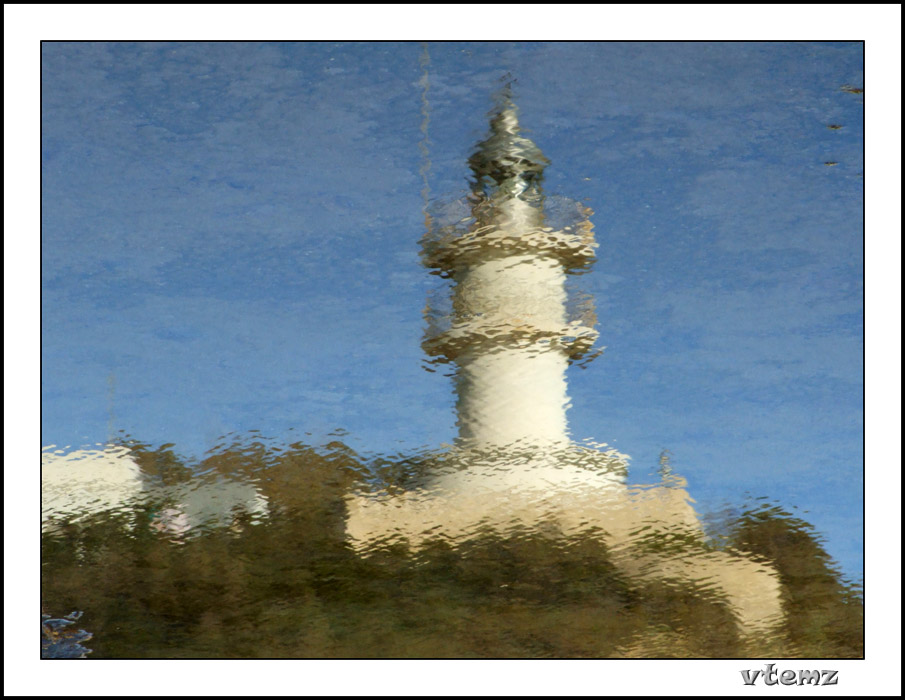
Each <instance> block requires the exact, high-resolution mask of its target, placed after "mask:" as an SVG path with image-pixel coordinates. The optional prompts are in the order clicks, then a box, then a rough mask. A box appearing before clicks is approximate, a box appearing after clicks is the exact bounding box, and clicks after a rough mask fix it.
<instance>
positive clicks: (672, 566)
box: [346, 95, 782, 647]
mask: <svg viewBox="0 0 905 700" xmlns="http://www.w3.org/2000/svg"><path fill="white" fill-rule="evenodd" d="M491 130H492V131H491V135H490V137H489V138H488V139H486V140H485V141H483V142H482V143H480V144H479V145H478V148H477V151H476V152H475V154H474V155H473V156H472V157H471V158H470V159H469V165H470V166H471V169H472V172H473V174H474V180H473V187H472V192H471V194H470V195H469V197H468V198H467V200H466V201H465V202H462V201H459V202H458V203H456V204H453V205H449V206H447V207H446V208H445V209H443V210H442V211H439V212H435V213H436V214H437V215H438V216H439V217H441V218H445V219H446V221H441V222H440V225H439V226H436V227H433V228H431V230H429V231H428V233H427V235H426V236H425V239H424V241H423V260H424V262H425V264H426V265H427V266H428V267H430V268H432V269H433V270H434V271H435V272H436V273H437V274H441V275H443V276H445V277H448V278H451V279H452V281H453V283H454V288H453V293H452V308H451V310H449V311H448V312H445V313H444V312H443V311H438V310H435V309H434V308H432V307H431V306H429V308H428V320H429V329H428V333H427V337H426V339H425V341H424V343H423V347H424V349H425V350H426V351H427V353H428V354H430V355H432V356H433V357H434V358H436V360H437V361H439V362H450V363H454V364H455V365H456V367H457V373H456V393H457V412H458V421H457V422H458V426H459V439H458V441H457V444H456V446H455V448H454V449H453V450H450V451H448V452H444V453H441V454H436V455H431V456H428V457H426V458H425V459H424V463H425V464H424V468H423V469H422V470H421V473H420V474H419V475H417V476H416V477H414V478H413V479H412V480H410V481H409V483H408V484H406V486H407V488H406V489H405V490H404V491H402V492H400V491H398V490H396V489H393V488H386V489H378V490H376V491H371V492H369V493H358V494H352V495H350V496H349V497H348V498H347V500H346V505H347V511H348V516H347V521H346V534H347V537H348V539H349V541H350V542H351V543H352V544H353V546H354V547H355V548H356V550H357V551H359V552H360V553H361V554H363V555H367V553H368V552H369V551H371V550H373V549H375V548H379V547H380V546H381V545H382V544H384V543H388V542H406V543H408V545H409V546H410V547H411V548H419V547H422V546H424V545H426V544H427V543H428V542H429V541H431V540H434V539H437V538H440V539H442V540H444V541H446V542H447V543H450V544H453V545H456V544H457V543H459V542H464V541H466V540H468V539H470V538H472V537H475V536H480V535H482V533H487V532H488V529H489V530H491V531H495V532H497V533H498V534H501V535H506V533H510V532H517V531H520V530H523V529H524V528H528V530H529V531H531V530H534V531H538V530H537V528H541V527H542V528H543V532H545V533H558V536H563V537H573V536H582V537H583V536H590V537H603V538H604V539H605V541H606V544H607V548H608V551H609V552H610V555H611V557H612V560H613V563H615V564H616V565H617V566H618V567H619V568H620V569H621V570H622V571H623V572H624V573H625V574H626V575H627V576H629V577H630V578H632V579H636V580H638V581H646V580H654V579H656V580H664V579H665V580H682V581H685V582H687V583H690V584H692V585H694V586H700V587H701V588H702V590H708V591H713V592H716V593H717V595H719V596H721V597H722V598H723V599H724V600H725V601H726V602H727V604H728V606H729V607H730V609H731V610H732V611H733V613H734V614H735V615H736V618H737V619H738V621H739V624H740V629H741V631H742V632H743V633H745V634H755V635H760V634H762V633H765V632H768V631H769V630H771V629H773V626H774V625H775V624H776V622H777V621H778V620H779V619H781V615H782V612H781V604H780V588H779V579H778V577H777V575H776V572H775V571H774V570H773V568H772V567H771V566H769V565H768V564H764V563H761V562H755V561H751V560H749V559H746V558H743V557H741V556H738V555H736V554H734V553H731V552H727V551H720V550H718V549H716V548H714V547H712V546H710V545H709V544H708V543H707V541H706V539H707V538H706V536H705V534H704V530H703V527H702V525H701V523H700V521H699V519H698V517H697V514H696V513H695V512H694V509H693V508H692V506H691V499H690V498H689V496H688V493H687V492H686V490H685V483H684V480H682V479H681V478H679V477H677V476H674V475H672V474H671V473H666V472H664V474H663V481H662V482H661V483H660V484H657V485H654V486H650V487H643V486H635V487H631V486H628V485H627V484H626V482H625V474H626V469H625V466H626V458H625V456H624V455H620V454H618V453H616V452H615V451H612V450H610V451H601V450H599V449H596V448H595V447H594V446H590V445H589V446H584V445H579V444H575V443H573V442H571V441H570V439H569V435H568V428H567V423H566V409H567V407H568V396H567V392H566V380H565V373H566V369H567V366H568V363H569V361H570V360H571V359H576V358H579V357H582V356H583V355H585V354H586V353H587V352H588V351H589V350H590V347H591V345H592V344H593V342H594V340H595V339H596V332H595V331H594V330H593V327H592V326H593V314H592V313H588V311H587V310H585V313H583V314H582V313H575V312H573V311H572V310H570V305H569V301H570V300H569V297H568V294H567V291H566V280H567V274H568V273H569V272H571V271H580V270H581V268H583V267H585V266H587V265H588V264H589V263H590V262H591V261H592V259H593V251H594V248H595V247H596V244H595V242H594V238H593V233H592V227H591V224H590V222H589V221H588V218H587V216H588V214H589V211H588V210H587V209H586V208H584V207H582V206H581V205H579V204H577V203H575V202H571V201H569V200H563V199H560V198H550V197H545V195H544V194H543V193H542V191H541V186H540V182H541V177H542V174H543V169H544V167H545V166H546V164H547V162H548V161H547V159H546V158H545V157H544V156H543V154H542V153H541V152H540V150H539V149H538V148H537V146H535V145H534V144H533V143H532V142H531V141H530V140H528V139H526V138H524V137H522V136H520V134H519V125H518V120H517V117H516V110H515V107H514V105H513V104H512V102H511V100H510V99H509V97H508V95H507V96H505V98H504V99H503V101H502V102H501V103H500V105H499V107H498V109H497V110H496V111H495V112H494V115H493V117H492V120H491ZM434 218H435V219H436V218H437V217H434ZM444 223H445V224H446V225H443V224H444ZM440 306H442V305H440ZM677 543H684V544H683V545H682V546H678V544H677ZM643 646H644V644H642V647H643Z"/></svg>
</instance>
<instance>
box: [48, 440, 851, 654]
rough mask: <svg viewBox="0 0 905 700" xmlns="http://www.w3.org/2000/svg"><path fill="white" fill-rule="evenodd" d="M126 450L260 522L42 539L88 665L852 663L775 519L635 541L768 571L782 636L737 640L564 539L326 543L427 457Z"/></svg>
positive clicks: (151, 523)
mask: <svg viewBox="0 0 905 700" xmlns="http://www.w3.org/2000/svg"><path fill="white" fill-rule="evenodd" d="M127 446H128V447H129V448H130V450H131V451H132V454H133V455H134V458H135V460H136V462H137V463H138V465H139V466H140V469H141V471H142V474H143V476H144V478H145V479H146V480H147V481H148V482H149V483H150V482H154V483H158V484H161V485H164V486H178V485H180V484H183V485H187V484H191V483H193V480H198V479H199V474H203V475H206V477H208V478H210V477H211V476H212V475H216V476H219V477H222V478H223V479H228V480H232V481H244V482H247V483H252V484H254V486H255V488H256V489H257V490H258V491H259V493H260V494H261V495H262V496H263V498H264V499H266V504H267V505H266V508H267V514H266V517H265V518H261V517H258V516H255V515H253V514H250V513H248V512H247V511H243V510H242V509H239V508H236V509H235V510H234V512H233V513H232V515H231V521H230V522H229V523H227V524H226V525H225V526H223V525H220V526H217V527H209V528H205V527H200V526H199V527H195V528H193V529H186V528H179V527H168V526H167V525H166V523H165V522H164V521H162V520H161V513H163V512H166V511H167V509H168V508H172V507H174V505H175V504H173V503H167V502H165V499H164V500H162V499H161V498H150V499H148V500H145V501H142V502H140V503H138V504H137V505H136V506H135V507H134V508H132V509H130V510H128V511H122V510H121V511H110V512H106V513H95V514H94V515H92V516H90V517H88V518H85V519H82V520H80V521H78V522H67V521H62V522H60V523H56V524H55V525H54V527H52V528H46V529H45V532H44V534H43V536H42V590H41V599H42V608H43V609H42V613H46V614H47V615H52V616H55V617H59V616H62V615H64V614H65V613H68V612H69V611H80V612H82V613H83V614H82V615H81V617H80V618H79V619H78V623H77V625H74V626H73V627H72V629H73V633H75V629H76V628H78V631H79V632H83V631H85V630H87V631H88V632H90V633H91V634H92V635H93V638H91V639H90V641H82V643H83V644H84V645H86V646H87V647H89V648H90V650H91V652H90V653H89V654H87V656H88V658H107V657H116V658H147V657H153V658H186V657H189V658H204V657H302V658H325V657H340V658H372V657H383V658H386V657H390V658H413V657H430V658H433V657H439V658H448V657H454V658H471V657H480V658H488V657H489V658H537V657H558V658H572V657H593V658H625V657H646V658H658V657H662V658H668V657H695V658H713V657H716V658H727V657H742V656H745V657H751V656H754V657H781V656H785V657H817V658H858V657H861V656H862V655H863V637H862V626H863V605H862V598H861V592H860V589H859V588H858V587H857V586H855V585H852V584H849V583H847V582H846V581H844V580H843V578H842V577H841V575H840V574H839V572H838V571H836V570H835V569H834V566H833V564H832V562H831V560H830V558H829V557H828V555H827V554H826V552H825V550H824V549H823V547H822V546H821V543H820V540H819V538H818V537H817V536H816V535H815V533H814V532H813V529H812V527H811V526H810V525H809V524H808V523H806V522H804V521H803V520H801V519H799V518H797V517H794V516H793V515H792V514H790V513H789V512H787V511H786V510H784V509H783V508H782V507H780V506H777V505H775V504H763V503H761V504H758V505H756V506H752V507H750V508H748V509H746V510H742V511H741V512H740V514H739V515H737V516H735V517H733V518H732V519H731V520H729V521H726V522H724V524H723V525H721V526H720V530H721V531H720V532H718V533H714V536H713V537H711V538H709V539H708V540H707V541H706V542H700V541H694V542H683V541H682V540H681V538H678V539H677V538H673V537H670V536H669V533H654V534H648V535H647V538H646V546H649V547H651V548H653V549H656V548H658V547H661V548H679V549H681V548H682V547H688V548H695V549H701V548H714V549H719V548H733V549H734V550H736V551H739V552H743V553H747V554H750V555H751V556H753V557H755V558H762V559H763V560H764V561H767V562H770V563H771V564H772V565H773V566H774V567H775V569H776V571H777V572H778V574H779V576H780V579H781V584H782V599H783V611H784V619H783V622H782V628H781V629H780V630H777V631H776V633H775V634H771V635H770V636H765V637H764V638H762V639H760V640H754V641H752V640H750V639H747V640H743V639H742V638H741V637H740V636H739V634H738V631H737V628H736V626H735V624H733V623H734V620H733V614H732V611H731V609H730V608H729V607H728V606H727V605H726V603H725V601H724V600H721V598H720V596H719V595H717V594H715V593H714V591H713V590H712V589H708V588H706V587H703V586H696V585H694V584H693V583H690V582H689V581H687V580H685V581H671V580H669V579H662V580H650V579H633V578H631V577H629V576H627V575H626V574H625V573H624V570H622V569H620V568H619V567H617V566H615V565H614V564H613V561H612V559H611V557H610V554H609V552H608V550H607V541H606V537H605V536H603V537H601V536H592V535H574V534H572V535H569V536H565V535H563V534H562V533H558V532H557V531H556V527H555V524H553V523H548V524H545V523H537V524H536V525H535V526H531V527H528V526H524V527H514V528H512V529H509V530H507V531H505V532H499V531H493V530H490V529H488V530H487V531H486V532H482V533H478V534H477V535H475V536H471V537H468V538H463V539H462V540H450V539H449V538H443V537H437V538H436V540H434V541H432V542H430V543H429V544H428V545H427V546H421V547H419V548H418V549H414V548H409V547H408V546H406V544H405V542H404V541H398V540H390V539H388V540H387V541H386V542H384V543H375V544H372V549H371V551H369V552H368V556H361V554H360V552H356V551H355V549H354V548H352V547H351V546H350V545H349V543H348V541H347V538H346V531H345V518H346V503H347V500H346V499H347V495H348V494H349V493H350V492H351V491H353V490H354V489H356V488H359V487H361V485H362V484H365V483H371V482H375V481H377V482H380V483H382V484H393V483H402V482H404V481H406V480H407V479H409V478H411V476H412V474H413V473H416V472H418V471H420V470H430V468H431V464H430V462H431V460H432V459H433V458H432V457H431V456H430V455H425V456H423V457H420V458H410V459H408V460H391V459H377V460H374V459H364V458H362V457H360V456H359V455H357V454H355V452H353V451H352V450H350V449H349V448H348V447H346V446H345V445H344V444H342V443H341V442H338V441H337V442H332V443H330V444H328V445H326V446H323V447H320V448H315V447H312V446H309V445H304V444H300V443H297V444H295V445H292V446H291V447H289V448H283V449H278V448H274V447H271V446H269V445H268V444H266V443H265V442H260V441H259V442H250V443H235V444H232V445H229V446H223V447H221V448H219V449H218V450H217V451H216V452H215V453H213V454H211V455H209V456H208V457H207V458H206V459H205V460H204V461H203V462H202V463H201V464H200V465H198V466H196V467H194V468H192V467H189V466H188V465H186V464H185V463H184V462H183V461H181V460H180V459H179V458H178V457H177V456H176V454H175V453H174V452H173V451H172V450H171V449H170V448H169V447H167V446H164V447H161V448H156V449H155V448H152V447H151V446H148V445H143V444H140V443H136V442H134V441H130V442H128V444H127ZM157 493H167V491H166V490H161V491H158V492H157ZM162 523H163V524H162ZM51 633H52V634H63V633H62V632H61V633H56V632H48V631H47V630H45V636H48V634H51ZM80 639H81V640H84V637H81V638H80ZM60 640H61V637H57V638H56V639H54V640H52V641H54V642H59V641H60ZM63 641H65V640H63ZM58 646H59V645H58Z"/></svg>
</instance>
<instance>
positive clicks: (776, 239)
mask: <svg viewBox="0 0 905 700" xmlns="http://www.w3.org/2000/svg"><path fill="white" fill-rule="evenodd" d="M42 57H43V64H42V98H43V109H42V127H43V142H42V146H43V148H42V166H43V170H42V174H43V201H42V204H43V252H42V279H43V297H42V313H43V355H42V360H43V376H42V379H43V385H42V386H43V393H42V399H43V415H42V421H43V423H42V428H43V430H42V443H43V444H44V445H50V444H54V445H57V446H67V445H68V446H72V447H77V446H84V445H91V444H95V443H101V442H104V441H106V440H108V439H109V438H111V437H113V436H116V435H118V434H121V433H126V434H128V435H130V436H132V437H134V438H136V439H139V440H142V441H144V442H146V443H151V444H155V445H159V444H162V443H174V444H175V448H174V449H175V450H176V451H177V452H179V453H180V454H182V455H184V456H185V457H187V458H188V459H192V458H200V457H201V456H202V455H203V454H204V453H205V452H206V451H207V450H209V449H211V448H212V447H214V446H215V445H216V444H217V443H218V438H219V437H220V436H221V435H224V434H229V433H235V434H239V435H247V434H249V433H250V432H251V431H260V434H262V435H265V436H268V437H273V438H277V439H282V440H285V441H288V442H291V441H294V440H304V441H305V442H308V443H311V444H318V443H323V442H327V441H328V440H330V439H332V438H331V434H334V433H335V432H336V431H337V430H340V431H344V432H343V433H342V435H343V438H342V439H343V441H344V442H346V443H347V444H349V445H350V446H352V447H353V448H354V449H356V450H358V451H359V452H361V453H368V454H383V455H393V454H406V453H413V452H415V451H417V450H418V449H420V448H422V447H430V446H437V445H440V444H442V443H448V442H450V441H451V440H452V439H453V437H454V435H455V424H454V421H455V411H454V398H453V394H452V390H451V385H450V382H449V380H448V379H444V378H443V376H442V375H441V374H437V373H434V374H431V373H428V372H425V371H423V369H422V366H423V364H424V354H423V351H422V349H421V347H420V343H421V339H422V335H423V331H424V320H423V318H422V309H423V306H424V303H425V299H426V298H427V297H428V295H429V293H430V292H431V290H432V289H434V287H435V284H434V281H433V280H432V279H431V278H430V277H429V276H428V275H427V274H426V271H425V270H424V268H423V267H421V265H420V262H419V259H418V246H417V243H418V240H419V238H420V237H421V236H422V235H423V233H424V221H423V218H424V217H423V208H424V206H425V200H426V199H427V200H433V199H434V198H435V197H437V196H440V195H443V196H447V195H449V194H450V193H452V192H455V191H457V190H461V189H463V188H464V186H465V182H464V180H465V177H466V175H467V170H466V166H465V161H466V159H467V157H468V155H469V154H470V153H471V151H472V148H473V146H474V144H475V142H477V141H478V140H480V139H481V138H482V137H483V135H484V134H485V131H486V112H487V111H488V109H490V106H491V103H490V94H491V93H492V92H493V91H494V90H495V89H496V88H497V87H498V84H499V82H498V81H499V78H500V76H501V75H503V74H504V73H506V72H507V71H508V72H510V73H511V75H512V76H513V77H514V78H515V79H516V80H517V82H516V87H515V94H516V98H517V101H518V104H519V107H520V108H521V119H522V124H523V125H524V126H525V127H526V128H527V129H528V130H529V131H530V135H531V137H532V138H533V139H534V140H535V141H537V143H538V144H539V145H540V146H541V147H542V149H543V151H544V153H545V154H546V155H547V157H548V158H549V159H550V160H551V162H552V166H551V167H550V168H548V170H547V173H546V189H547V191H548V192H550V193H553V194H561V195H564V196H568V197H571V198H575V199H578V200H583V199H586V200H587V204H588V205H589V206H591V207H592V208H593V209H594V211H595V214H594V217H593V221H594V224H595V226H596V235H597V240H598V242H599V243H600V244H601V247H600V249H599V251H598V258H599V259H598V262H597V263H596V265H595V266H594V268H593V270H592V271H591V272H590V273H589V274H587V275H585V276H584V277H583V278H582V280H581V285H582V288H583V290H584V291H586V292H588V293H590V294H592V295H593V296H594V298H595V302H596V306H597V314H598V318H599V323H598V329H599V331H600V340H599V343H600V344H602V345H604V346H606V352H605V353H604V355H603V356H602V357H601V358H599V359H597V360H595V361H594V362H593V363H591V364H590V365H588V367H587V368H586V369H585V370H584V371H581V370H575V369H573V370H571V371H570V377H569V391H570V396H571V399H572V408H571V410H570V411H569V421H570V426H571V432H572V435H573V437H574V438H575V439H576V440H583V439H585V438H593V439H596V440H600V441H605V442H607V443H609V444H610V445H612V446H614V447H615V448H617V449H619V450H621V451H623V452H625V453H627V454H629V455H631V457H632V462H631V464H630V473H631V475H632V476H633V477H634V479H635V480H636V481H643V480H644V479H645V477H646V476H647V475H648V474H649V473H650V472H652V471H653V470H654V469H655V468H656V467H657V465H658V455H659V454H660V452H661V451H662V450H663V449H668V450H669V451H670V452H671V454H672V460H673V465H674V466H675V467H676V468H677V469H678V470H679V471H681V472H682V473H683V474H684V475H685V477H686V478H687V479H688V488H689V491H690V493H691V494H692V495H693V496H694V498H695V499H696V501H697V504H696V507H697V508H698V510H699V511H701V512H703V513H707V512H716V511H719V510H720V509H721V508H722V507H723V505H724V504H725V503H730V504H738V503H739V502H740V501H742V500H744V498H745V497H746V496H745V495H746V494H750V496H751V497H765V498H766V499H768V500H775V501H779V502H781V503H782V504H785V505H787V506H789V507H796V508H798V509H799V511H800V512H801V513H802V517H803V518H805V519H806V520H807V521H808V522H811V523H813V524H814V525H815V527H816V528H817V530H818V532H820V533H822V535H823V536H824V537H825V538H826V546H827V549H828V551H829V552H830V554H831V555H832V556H834V557H835V558H836V559H837V560H838V561H839V562H840V564H841V566H842V568H843V571H844V572H845V574H846V575H847V576H849V577H852V578H855V579H857V578H859V577H860V576H861V571H862V560H861V548H862V541H861V532H862V527H861V522H862V505H861V503H862V501H861V488H862V458H861V454H862V453H861V447H862V437H863V431H862V382H861V376H862V369H863V366H862V319H863V314H862V275H861V269H862V215H861V206H862V187H863V179H862V178H863V171H862V123H863V113H862V110H863V97H864V96H863V94H860V93H858V92H856V91H852V90H851V89H849V88H861V87H863V75H862V69H863V64H862V53H861V45H860V44H855V43H849V44H846V43H820V44H818V43H796V44H782V43H779V44H776V43H757V44H753V43H740V44H739V43H720V44H709V43H695V44H676V43H661V44H638V43H635V44H619V43H616V44H586V43H569V44H559V43H540V44H532V43H517V44H481V43H477V44H457V43H446V44H437V45H429V46H428V48H427V55H426V56H425V50H424V47H422V46H421V45H419V44H414V43H407V44H395V43H387V44H330V43H322V44H270V43H267V44H226V43H219V44H199V43H190V44H160V43H157V44H118V43H109V44H97V43H83V44H67V43H52V44H44V46H43V49H42ZM846 86H847V87H846ZM837 126H838V127H841V128H831V127H837Z"/></svg>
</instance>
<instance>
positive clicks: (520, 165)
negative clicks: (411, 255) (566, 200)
mask: <svg viewBox="0 0 905 700" xmlns="http://www.w3.org/2000/svg"><path fill="white" fill-rule="evenodd" d="M548 163H549V161H548V160H547V159H546V158H545V157H544V155H543V153H541V151H540V149H539V148H538V147H537V146H536V145H535V144H534V143H533V142H531V141H530V140H529V139H527V138H525V137H524V136H522V135H521V134H520V128H519V123H518V116H517V110H516V108H515V105H513V104H512V101H511V100H510V99H508V98H506V99H505V100H504V101H503V102H501V104H500V105H499V107H498V109H497V111H496V113H495V114H494V116H493V118H492V120H491V135H490V137H489V138H488V139H486V140H485V141H483V142H482V143H480V144H478V148H477V150H476V152H475V153H474V155H473V156H472V157H471V158H470V159H469V165H470V166H471V170H472V173H473V180H472V192H471V194H470V196H469V197H468V201H469V203H470V207H471V216H470V217H467V218H466V219H465V225H464V226H463V225H462V223H458V222H457V224H454V225H452V226H448V227H445V228H441V229H440V230H439V231H438V232H436V233H435V232H434V231H428V233H427V235H426V236H425V239H424V241H423V255H422V258H423V261H424V263H425V265H426V266H427V267H429V268H432V269H433V270H435V271H437V272H439V273H440V274H442V275H443V276H446V277H450V278H451V279H452V280H453V281H454V284H455V287H454V289H453V303H452V314H451V319H450V325H449V327H448V328H445V329H435V328H429V329H428V333H427V337H426V339H425V342H424V349H425V350H426V351H427V353H428V354H429V355H433V356H435V357H437V358H439V359H440V360H441V361H448V362H454V363H456V365H457V366H458V372H457V375H456V393H457V397H458V402H457V412H458V427H459V445H460V447H463V448H480V449H500V448H505V447H509V446H514V445H518V446H520V447H525V446H527V445H528V444H531V445H533V446H534V447H535V448H538V449H541V448H545V447H546V448H550V447H565V446H566V445H568V444H569V437H568V427H567V423H566V409H567V408H568V396H567V393H566V368H567V366H568V363H569V360H570V358H576V357H580V356H581V355H583V354H584V353H586V352H587V351H588V349H589V348H590V346H591V344H592V343H593V342H594V340H595V339H596V337H597V333H596V331H595V330H594V329H593V328H592V327H589V326H586V325H584V324H583V323H582V321H581V320H572V321H571V322H570V319H569V317H568V312H567V303H566V302H567V292H566V274H567V273H568V272H570V271H575V270H577V269H579V268H582V267H585V266H587V265H589V264H590V263H591V262H592V261H593V259H594V249H595V248H596V243H595V242H594V235H593V228H592V226H591V224H590V222H589V221H588V219H587V214H588V213H590V212H589V211H588V210H583V209H582V207H580V205H578V204H577V203H572V204H573V209H574V212H573V214H574V216H573V220H574V223H573V225H571V226H569V227H567V228H566V229H559V230H557V229H554V228H553V227H551V226H549V225H548V223H547V220H546V216H545V211H544V204H545V197H544V194H543V191H542V188H541V182H542V179H543V172H544V168H545V167H546V166H547V165H548Z"/></svg>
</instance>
